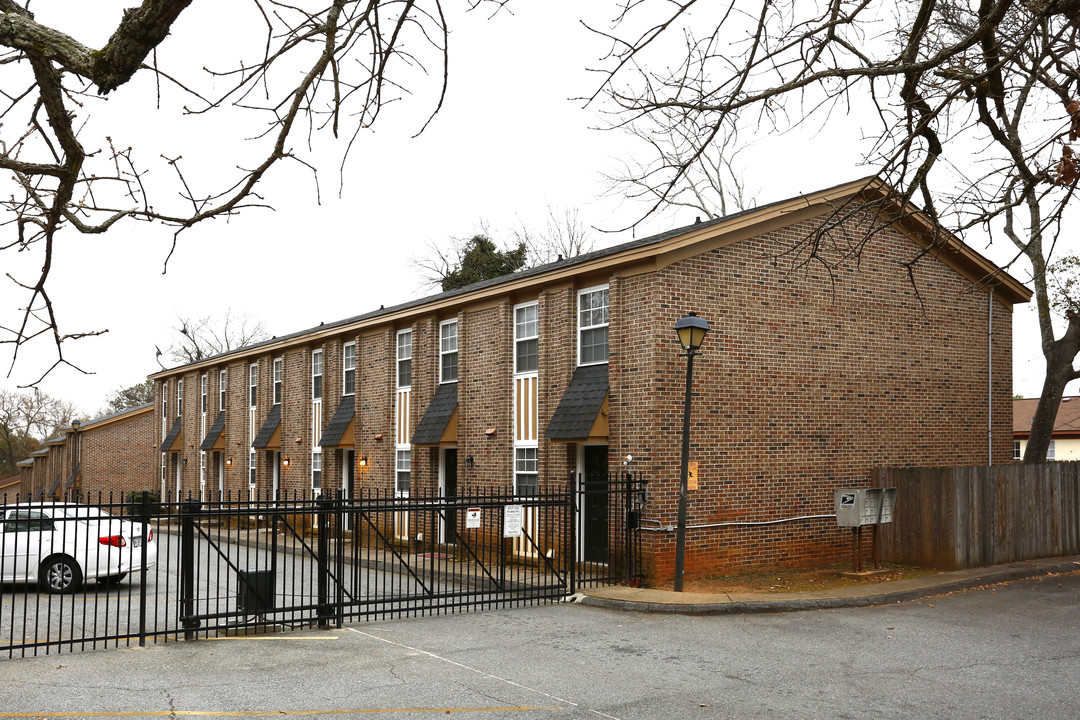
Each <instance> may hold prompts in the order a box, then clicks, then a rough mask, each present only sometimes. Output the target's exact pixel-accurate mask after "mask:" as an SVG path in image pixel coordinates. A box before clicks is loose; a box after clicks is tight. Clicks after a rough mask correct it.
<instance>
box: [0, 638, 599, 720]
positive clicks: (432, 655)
mask: <svg viewBox="0 0 1080 720" xmlns="http://www.w3.org/2000/svg"><path fill="white" fill-rule="evenodd" d="M345 629H346V630H348V631H349V632H352V633H356V634H357V635H363V636H364V637H369V638H371V639H372V640H378V641H379V642H384V643H386V644H387V645H394V646H396V647H399V648H402V649H404V650H409V651H412V652H415V653H420V654H421V655H427V656H428V657H430V658H432V659H434V660H440V661H442V662H445V663H449V664H451V665H454V666H455V667H459V668H461V669H463V670H468V671H469V672H474V673H476V674H477V675H481V676H483V677H486V678H490V679H491V680H498V681H499V682H503V683H506V684H507V685H512V686H514V687H516V688H521V689H522V690H528V691H529V692H532V693H536V694H537V695H543V696H544V697H547V698H551V699H552V700H555V701H556V702H560V703H566V704H567V705H572V706H573V707H576V708H581V709H582V710H586V711H587V712H590V713H592V714H593V715H599V716H600V717H605V718H609V719H610V720H619V718H617V717H615V716H614V715H608V714H606V713H602V712H600V711H599V710H592V709H590V708H582V707H581V705H579V704H578V703H576V702H573V701H571V700H567V699H566V698H561V697H559V696H557V695H552V694H551V693H546V692H544V691H543V690H537V689H536V688H531V687H529V686H527V685H522V684H521V683H518V682H514V681H513V680H509V679H507V678H504V677H499V676H498V675H492V674H491V673H487V672H484V671H483V670H477V669H476V668H474V667H469V666H468V665H464V664H462V663H459V662H457V661H456V660H451V659H450V658H444V657H442V656H440V655H436V654H435V653H433V652H428V651H427V650H421V649H420V648H415V647H412V646H410V645H405V644H403V643H399V642H394V641H393V640H387V639H386V638H383V637H379V636H378V635H372V634H371V633H366V632H364V631H362V630H357V629H356V628H351V627H350V628H345ZM0 717H2V716H0Z"/></svg>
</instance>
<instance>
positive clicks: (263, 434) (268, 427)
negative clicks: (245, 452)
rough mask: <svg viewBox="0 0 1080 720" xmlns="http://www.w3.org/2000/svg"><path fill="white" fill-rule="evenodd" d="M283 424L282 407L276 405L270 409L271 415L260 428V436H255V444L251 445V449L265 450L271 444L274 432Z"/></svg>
mask: <svg viewBox="0 0 1080 720" xmlns="http://www.w3.org/2000/svg"><path fill="white" fill-rule="evenodd" d="M280 424H281V405H280V404H278V405H275V406H274V407H272V408H270V414H269V415H267V416H266V422H264V423H263V424H262V427H261V428H259V434H258V435H256V436H255V440H254V442H252V443H251V447H254V448H264V447H266V446H267V445H269V444H270V439H271V438H272V437H273V436H274V431H275V430H277V428H278V425H280Z"/></svg>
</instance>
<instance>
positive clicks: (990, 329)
mask: <svg viewBox="0 0 1080 720" xmlns="http://www.w3.org/2000/svg"><path fill="white" fill-rule="evenodd" d="M986 464H987V465H988V466H989V465H993V464H994V288H993V287H992V286H991V288H990V296H989V299H988V300H987V305H986Z"/></svg>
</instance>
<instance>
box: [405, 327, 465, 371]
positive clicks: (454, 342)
mask: <svg viewBox="0 0 1080 720" xmlns="http://www.w3.org/2000/svg"><path fill="white" fill-rule="evenodd" d="M457 330H458V324H457V320H447V321H446V322H444V323H442V324H441V325H439V382H440V383H450V382H457V379H458V373H457V370H458V334H457ZM410 354H411V352H410Z"/></svg>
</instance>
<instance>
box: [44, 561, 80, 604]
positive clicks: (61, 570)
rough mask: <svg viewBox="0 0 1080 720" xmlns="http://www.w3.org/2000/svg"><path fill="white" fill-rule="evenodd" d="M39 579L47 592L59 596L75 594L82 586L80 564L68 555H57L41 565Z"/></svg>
mask: <svg viewBox="0 0 1080 720" xmlns="http://www.w3.org/2000/svg"><path fill="white" fill-rule="evenodd" d="M38 577H39V578H40V579H41V584H42V585H43V586H44V588H45V589H46V590H47V591H49V592H51V593H57V594H60V593H70V592H75V588H77V587H79V585H81V584H82V571H81V570H80V569H79V564H78V563H77V562H75V561H74V560H73V559H72V558H69V557H68V556H67V555H55V556H53V557H51V558H49V559H48V560H46V561H45V562H43V563H41V572H40V573H39V574H38Z"/></svg>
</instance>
